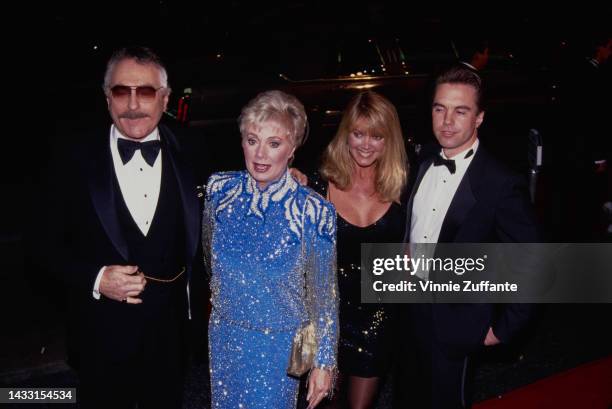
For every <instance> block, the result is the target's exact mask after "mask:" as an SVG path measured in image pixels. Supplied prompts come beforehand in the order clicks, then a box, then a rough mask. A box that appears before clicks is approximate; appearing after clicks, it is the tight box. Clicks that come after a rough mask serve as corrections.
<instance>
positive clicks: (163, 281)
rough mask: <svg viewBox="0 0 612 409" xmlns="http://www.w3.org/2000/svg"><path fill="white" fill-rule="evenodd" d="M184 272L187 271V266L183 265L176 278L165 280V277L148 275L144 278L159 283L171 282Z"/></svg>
mask: <svg viewBox="0 0 612 409" xmlns="http://www.w3.org/2000/svg"><path fill="white" fill-rule="evenodd" d="M184 272H185V267H183V268H182V269H181V272H180V273H178V274H177V275H176V276H174V278H170V279H166V280H164V279H163V278H155V277H149V276H148V275H145V276H144V278H146V279H147V280H153V281H157V282H158V283H171V282H173V281H176V279H177V278H179V277H180V276H182V275H183V273H184Z"/></svg>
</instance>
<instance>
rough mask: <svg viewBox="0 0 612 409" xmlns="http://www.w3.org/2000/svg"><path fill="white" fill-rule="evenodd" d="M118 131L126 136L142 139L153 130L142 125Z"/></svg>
mask: <svg viewBox="0 0 612 409" xmlns="http://www.w3.org/2000/svg"><path fill="white" fill-rule="evenodd" d="M119 132H121V134H122V135H123V136H125V137H126V138H130V139H143V138H145V137H147V136H148V135H149V134H150V133H151V132H153V130H152V129H149V128H144V127H127V128H121V129H119Z"/></svg>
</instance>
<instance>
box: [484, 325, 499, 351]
mask: <svg viewBox="0 0 612 409" xmlns="http://www.w3.org/2000/svg"><path fill="white" fill-rule="evenodd" d="M500 342H501V341H500V340H499V338H497V337H496V336H495V334H494V333H493V328H491V327H489V331H488V332H487V336H486V337H485V340H484V344H485V346H488V347H490V346H493V345H497V344H499V343H500Z"/></svg>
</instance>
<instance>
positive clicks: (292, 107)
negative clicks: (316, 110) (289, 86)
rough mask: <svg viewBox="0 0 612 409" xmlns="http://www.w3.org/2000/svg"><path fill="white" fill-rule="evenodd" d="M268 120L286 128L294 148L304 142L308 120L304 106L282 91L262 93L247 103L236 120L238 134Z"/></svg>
mask: <svg viewBox="0 0 612 409" xmlns="http://www.w3.org/2000/svg"><path fill="white" fill-rule="evenodd" d="M268 120H277V121H278V122H280V124H282V125H285V126H286V127H287V131H288V132H289V136H290V138H291V140H292V141H293V143H294V145H295V147H296V148H297V147H299V146H301V145H302V144H303V143H304V142H305V140H306V127H307V125H308V120H307V118H306V111H305V110H304V105H302V103H301V102H300V101H299V100H298V99H297V98H296V97H294V96H293V95H289V94H287V93H284V92H282V91H278V90H273V91H264V92H262V93H260V94H258V95H257V96H256V97H255V98H253V99H252V100H251V101H249V103H248V104H246V106H245V107H244V108H242V112H241V113H240V117H239V118H238V124H239V126H240V134H241V135H242V136H244V135H245V133H246V128H247V127H248V126H249V125H255V124H262V123H264V122H266V121H268Z"/></svg>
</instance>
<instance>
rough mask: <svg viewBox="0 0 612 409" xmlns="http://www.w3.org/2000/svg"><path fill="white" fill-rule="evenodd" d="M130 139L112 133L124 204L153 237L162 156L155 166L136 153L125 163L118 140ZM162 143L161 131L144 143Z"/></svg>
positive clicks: (96, 285) (97, 295)
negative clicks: (151, 229) (160, 140)
mask: <svg viewBox="0 0 612 409" xmlns="http://www.w3.org/2000/svg"><path fill="white" fill-rule="evenodd" d="M120 138H121V139H129V138H126V137H125V136H123V135H122V134H121V133H120V132H119V130H118V129H117V128H116V127H115V126H114V125H112V126H111V131H110V150H111V156H112V158H113V165H114V168H115V175H116V176H117V181H118V182H119V189H120V190H121V195H122V196H123V200H124V201H125V204H126V206H127V208H128V210H129V212H130V215H132V219H134V222H135V223H136V225H137V226H138V228H139V229H140V231H141V232H142V234H143V235H145V236H146V235H147V234H148V233H149V229H150V228H151V223H152V221H153V216H154V215H155V209H156V208H157V202H158V200H159V189H160V186H161V169H162V155H161V151H160V154H159V155H158V156H157V158H156V159H155V162H154V163H153V166H149V164H148V163H147V162H146V161H145V160H144V158H143V156H142V153H141V152H140V150H137V151H136V152H134V156H133V157H132V159H130V160H129V161H128V162H127V163H125V164H124V163H123V161H122V160H121V156H120V155H119V149H118V148H117V140H118V139H120ZM157 140H159V131H158V130H157V128H155V130H154V131H153V132H151V133H150V134H149V135H147V136H146V137H145V138H144V139H142V140H140V142H148V141H157ZM105 268H106V266H104V267H102V268H101V269H100V271H99V272H98V276H97V277H96V281H95V283H94V289H93V296H94V298H96V299H99V298H100V292H99V289H100V280H101V279H102V273H103V272H104V269H105Z"/></svg>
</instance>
